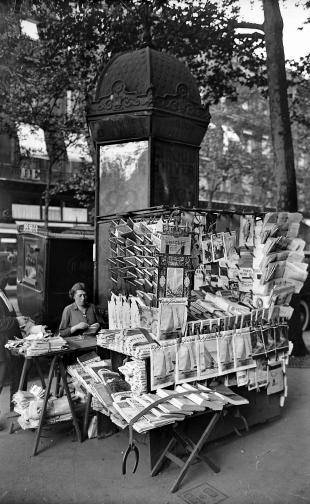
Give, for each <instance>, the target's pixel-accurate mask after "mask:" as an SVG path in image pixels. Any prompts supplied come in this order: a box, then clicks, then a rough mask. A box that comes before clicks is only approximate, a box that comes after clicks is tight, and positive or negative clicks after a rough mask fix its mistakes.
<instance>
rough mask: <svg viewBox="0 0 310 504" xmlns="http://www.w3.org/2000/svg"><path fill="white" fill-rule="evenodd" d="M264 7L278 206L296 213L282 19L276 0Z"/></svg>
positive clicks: (264, 2)
mask: <svg viewBox="0 0 310 504" xmlns="http://www.w3.org/2000/svg"><path fill="white" fill-rule="evenodd" d="M263 7H264V31H265V42H266V52H267V72H268V86H269V107H270V121H271V137H272V142H273V149H274V165H275V176H276V180H277V209H278V210H287V211H290V212H295V211H296V210H297V207H298V205H297V187H296V175H295V166H294V151H293V141H292V133H291V124H290V116H289V109H288V99H287V82H286V72H285V57H284V49H283V40H282V31H283V21H282V16H281V12H280V8H279V2H278V0H263Z"/></svg>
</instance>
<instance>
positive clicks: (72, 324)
mask: <svg viewBox="0 0 310 504" xmlns="http://www.w3.org/2000/svg"><path fill="white" fill-rule="evenodd" d="M69 297H70V298H71V299H72V300H73V303H71V304H70V305H68V306H66V307H65V308H64V310H63V313H62V317H61V322H60V326H59V334H60V336H64V337H66V336H71V335H79V334H83V333H85V332H86V333H88V334H96V332H98V330H99V328H100V324H99V321H98V315H97V313H96V309H95V306H94V305H93V304H91V303H89V302H88V301H87V292H86V287H85V284H84V283H82V282H78V283H75V284H74V285H73V286H72V287H71V289H70V291H69Z"/></svg>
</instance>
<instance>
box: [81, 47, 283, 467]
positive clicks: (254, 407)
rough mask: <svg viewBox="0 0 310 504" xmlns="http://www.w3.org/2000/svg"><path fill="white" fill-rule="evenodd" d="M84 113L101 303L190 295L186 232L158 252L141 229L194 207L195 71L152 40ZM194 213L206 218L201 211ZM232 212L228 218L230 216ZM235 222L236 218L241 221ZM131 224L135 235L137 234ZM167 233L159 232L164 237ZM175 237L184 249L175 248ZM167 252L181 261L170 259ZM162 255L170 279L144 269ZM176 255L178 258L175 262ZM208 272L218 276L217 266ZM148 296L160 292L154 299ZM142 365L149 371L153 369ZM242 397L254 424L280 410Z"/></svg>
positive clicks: (117, 70)
mask: <svg viewBox="0 0 310 504" xmlns="http://www.w3.org/2000/svg"><path fill="white" fill-rule="evenodd" d="M87 115H88V124H89V129H90V133H91V136H92V139H93V142H94V145H95V148H96V151H97V186H96V187H97V192H96V223H95V226H96V238H95V241H96V257H95V278H94V282H95V291H96V296H97V303H99V304H100V305H103V306H105V307H107V306H108V303H109V302H110V299H111V293H113V296H118V295H121V294H124V295H125V296H128V295H132V296H137V295H139V294H140V295H141V296H143V295H145V297H146V298H147V299H148V300H149V301H150V304H151V305H152V307H153V308H154V309H155V310H156V309H157V308H158V304H157V305H156V303H158V301H159V297H160V295H163V297H169V295H170V296H172V297H174V298H175V297H176V296H181V297H182V298H184V297H188V298H190V296H191V291H193V290H195V289H194V288H195V287H197V285H198V284H197V278H196V280H195V279H194V276H195V275H196V273H197V271H194V270H193V267H191V266H189V267H188V274H187V275H183V273H182V275H183V276H182V278H181V276H180V275H179V273H180V271H179V270H180V268H179V267H180V261H181V259H180V258H175V256H176V255H177V254H180V253H181V255H182V252H183V253H184V254H185V256H186V260H185V262H186V264H187V263H188V264H190V261H191V259H193V258H192V257H191V252H188V249H186V247H187V243H188V241H187V240H186V237H185V238H184V236H183V238H184V241H183V242H182V240H181V242H182V243H181V242H180V240H176V241H174V242H172V241H171V240H170V241H169V240H168V241H167V239H166V242H165V244H164V245H163V241H162V239H161V241H160V243H159V245H158V247H157V251H158V255H159V256H161V257H159V259H158V258H154V253H152V251H153V250H154V249H152V247H154V246H155V245H154V243H151V240H149V238H144V237H143V236H142V235H143V227H142V228H141V226H140V228H139V222H140V223H141V221H145V220H147V221H148V223H151V222H152V219H153V218H154V222H156V223H158V221H160V220H163V221H164V220H165V218H166V217H167V215H169V216H170V217H171V220H173V222H174V225H175V224H176V223H177V222H178V217H177V216H178V212H179V213H182V214H183V216H184V215H185V220H186V214H187V212H188V214H189V215H190V214H191V213H195V212H196V210H197V207H198V182H199V148H200V144H201V141H202V139H203V136H204V134H205V132H206V130H207V127H208V124H209V121H210V114H209V111H208V109H206V108H205V107H203V106H202V104H201V99H200V95H199V90H198V87H197V84H196V82H195V80H194V78H193V76H192V75H191V73H190V71H189V70H188V68H187V67H186V66H185V65H184V64H183V63H181V62H180V61H178V60H177V59H176V58H174V57H172V56H169V55H168V54H167V53H164V52H158V51H155V50H154V49H152V48H150V47H144V48H142V49H139V50H136V51H131V52H127V53H122V54H120V55H117V56H115V57H114V58H113V59H112V60H111V61H110V63H109V64H108V65H107V66H106V68H105V69H104V70H103V71H102V73H101V75H100V77H99V81H98V84H97V87H96V92H95V98H94V99H93V101H92V102H91V103H89V105H88V111H87ZM195 209H196V210H195ZM174 212H175V214H174ZM196 213H197V215H198V216H199V215H200V216H201V212H199V211H198V210H197V212H196ZM233 217H234V216H233V215H230V216H229V219H231V222H232V221H233ZM197 219H198V220H197V222H196V224H197V226H198V227H199V225H200V224H201V222H202V221H201V220H199V219H200V217H199V218H197ZM203 219H207V221H208V219H209V221H208V222H209V224H210V226H211V227H210V229H211V230H213V232H215V234H216V233H218V231H219V228H217V229H216V228H215V220H216V218H215V217H214V216H213V215H212V213H210V215H209V216H203ZM212 219H213V220H212ZM168 220H169V219H168ZM219 221H220V219H218V220H217V224H216V225H218V224H219ZM238 222H239V225H240V219H239V221H238ZM137 223H138V225H137ZM192 224H193V219H192V220H191V225H192ZM205 224H206V220H204V225H205ZM242 224H244V228H246V230H247V233H245V232H244V235H243V236H244V239H245V247H244V249H245V250H246V251H248V249H249V248H251V247H248V246H247V243H246V240H248V239H250V231H251V229H250V225H251V223H250V222H249V221H247V220H246V219H244V221H243V222H242ZM191 225H188V226H187V224H186V225H185V227H186V232H185V235H187V236H188V235H189V234H190V233H191V232H192V231H193V229H192V228H191ZM212 226H213V227H212ZM150 229H151V228H148V230H149V232H150V233H151V231H150ZM157 229H158V228H157ZM231 229H232V230H234V229H235V230H236V227H235V228H234V227H233V224H232V227H231ZM231 229H229V230H228V228H227V225H226V227H225V228H222V229H221V232H222V235H224V233H226V235H227V236H226V238H227V240H228V238H229V236H228V233H229V235H230V236H231V235H232V233H233V231H231ZM111 230H112V231H111ZM133 230H134V233H133V232H132V233H131V231H133ZM183 231H184V226H183ZM126 233H127V234H126ZM155 234H156V233H155ZM168 234H169V233H168ZM133 235H134V236H135V238H139V242H137V241H135V238H134V237H133ZM146 235H147V233H146ZM222 235H221V237H220V238H219V240H220V242H218V245H219V247H218V249H216V250H217V253H218V254H221V244H222V243H223V242H222V240H223V239H224V238H223V236H222ZM161 236H162V238H163V236H164V235H163V234H162V235H161ZM178 238H179V237H178ZM213 240H214V239H213ZM178 244H179V245H180V246H181V249H178V248H177V245H178ZM211 245H212V244H211ZM212 246H213V249H212V247H211V248H210V250H211V249H212V250H211V253H212V254H213V255H214V254H215V241H213V245H212ZM161 247H164V248H161ZM170 247H171V248H170ZM233 248H234V247H233ZM180 250H181V252H180ZM186 250H187V252H185V251H186ZM145 251H147V252H145ZM204 253H205V256H204V260H203V261H202V262H203V263H204V266H206V267H207V266H208V264H209V262H210V261H209V262H208V258H207V253H208V244H207V241H206V243H205V248H204ZM155 255H156V254H155ZM170 255H171V257H172V256H173V257H174V259H175V262H173V259H171V258H169V256H170ZM162 256H165V260H166V261H168V262H166V263H165V265H164V266H165V267H166V273H167V274H166V277H165V278H164V280H162V278H163V275H162V274H161V273H160V272H159V273H158V271H157V273H154V275H152V274H149V275H144V273H145V272H147V271H148V272H150V271H151V270H152V268H153V269H156V268H157V267H158V262H157V261H159V262H160V261H162ZM213 257H214V256H213ZM219 257H220V255H219ZM170 260H171V261H172V262H170V263H169V261H170ZM182 260H183V259H182ZM152 261H153V262H152ZM181 262H182V261H181ZM217 264H218V263H217ZM177 267H178V268H179V269H178V268H177ZM186 267H187V266H186ZM168 270H169V271H168ZM218 271H219V270H218V269H217V272H218ZM128 272H129V274H127V273H128ZM169 275H170V276H169ZM212 276H213V277H216V273H215V272H214V271H213V270H212V272H211V277H212ZM168 277H169V279H168ZM182 282H183V283H182ZM195 282H196V285H195ZM168 284H169V285H168ZM180 285H181V287H180ZM168 287H169V288H168ZM232 288H235V287H232ZM180 289H181V292H180ZM152 299H153V300H154V299H156V301H155V302H153V304H152ZM162 309H164V308H163V307H162ZM193 316H194V315H193ZM198 318H199V317H198ZM202 318H203V317H202ZM192 320H195V318H193V319H192ZM193 327H194V326H193ZM193 332H195V329H193ZM188 336H189V338H190V335H188ZM115 363H117V358H115ZM146 369H147V373H149V368H148V367H147V368H146ZM148 380H149V376H148ZM185 381H186V380H185ZM242 395H246V397H247V398H248V399H249V406H248V407H247V411H246V421H247V424H248V425H251V424H252V425H253V424H255V423H260V422H264V421H267V420H269V419H273V418H276V417H278V416H280V411H281V407H280V401H279V395H278V394H273V395H267V394H265V393H257V391H256V390H252V391H251V390H250V391H248V389H246V394H244V393H242ZM201 418H202V417H199V416H197V417H196V418H195V419H193V420H194V422H193V425H192V430H193V431H195V432H198V431H199V423H201V422H202V420H200V419H201ZM189 426H190V424H189ZM189 428H191V427H189ZM232 429H233V422H232V425H231V428H230V430H232ZM224 431H225V432H224ZM228 431H229V425H228V427H227V422H226V424H225V428H224V429H222V431H221V429H218V431H217V432H214V433H213V435H214V436H215V437H219V436H220V435H222V434H223V433H227V432H228ZM165 436H166V434H165V430H164V429H155V430H153V431H150V433H149V439H150V458H151V467H152V468H153V469H154V466H156V461H158V457H159V455H160V453H161V452H162V450H163V447H164V446H165V444H166V439H165Z"/></svg>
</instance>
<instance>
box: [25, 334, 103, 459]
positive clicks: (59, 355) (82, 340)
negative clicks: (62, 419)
mask: <svg viewBox="0 0 310 504" xmlns="http://www.w3.org/2000/svg"><path fill="white" fill-rule="evenodd" d="M65 339H66V341H67V342H68V345H69V347H68V348H65V349H63V350H59V351H53V352H48V353H44V354H40V355H35V356H24V357H25V360H24V365H23V369H22V373H21V377H20V382H19V390H26V389H27V382H28V379H27V377H28V372H29V369H30V367H31V364H32V363H34V365H35V366H36V369H37V371H38V374H39V377H40V379H41V383H42V387H43V388H44V389H45V392H44V399H43V406H42V411H41V415H40V419H39V425H38V427H37V429H36V435H35V440H34V445H33V451H32V455H37V454H38V445H39V441H40V437H41V432H42V428H43V425H44V420H45V418H46V409H47V404H48V399H49V395H50V390H51V385H52V381H53V377H54V375H55V372H56V371H59V372H60V376H61V379H62V382H63V386H64V389H65V392H66V395H67V398H68V403H69V408H70V412H71V415H72V422H73V425H74V429H75V432H76V435H77V439H78V441H80V442H82V440H83V439H82V435H81V431H80V427H79V424H78V421H77V417H76V413H75V411H74V407H73V401H72V397H71V393H70V389H69V386H68V381H67V374H66V369H65V366H64V363H63V358H64V356H67V355H74V354H78V353H81V352H87V351H91V350H94V348H96V346H97V342H96V337H93V336H84V337H83V336H82V337H80V336H72V337H68V338H65ZM42 357H45V358H46V357H47V358H49V359H50V365H49V372H48V378H47V383H46V384H45V379H44V375H43V372H42V369H41V366H40V362H39V361H40V359H41V358H42Z"/></svg>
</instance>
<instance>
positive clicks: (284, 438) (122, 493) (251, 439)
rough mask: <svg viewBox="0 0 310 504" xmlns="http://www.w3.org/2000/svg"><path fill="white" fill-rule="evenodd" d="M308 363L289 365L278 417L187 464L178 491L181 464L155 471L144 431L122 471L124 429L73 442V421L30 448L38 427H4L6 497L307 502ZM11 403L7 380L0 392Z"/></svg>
mask: <svg viewBox="0 0 310 504" xmlns="http://www.w3.org/2000/svg"><path fill="white" fill-rule="evenodd" d="M309 383H310V369H309V368H308V369H307V368H302V369H298V368H293V369H288V384H289V395H288V398H287V400H286V403H285V405H284V408H283V414H282V417H281V419H279V420H276V421H273V422H269V423H266V424H263V425H260V426H256V427H254V428H252V429H250V432H249V433H247V434H245V435H244V436H243V437H237V436H235V435H233V436H229V437H228V438H225V439H224V440H220V441H216V442H214V443H212V444H211V445H210V448H209V454H210V456H211V457H212V458H213V459H214V461H215V462H216V463H218V464H219V465H220V467H221V472H220V473H218V474H215V473H213V472H212V471H211V469H210V468H207V467H206V466H204V465H203V464H202V463H196V464H194V465H193V466H192V467H191V468H190V469H189V471H188V473H187V475H186V477H185V479H184V480H183V483H182V485H181V487H180V489H179V490H178V492H177V493H175V494H171V493H170V492H169V488H170V487H171V485H172V483H173V482H174V479H175V478H176V476H177V474H178V471H179V468H177V466H176V465H174V464H172V463H171V464H170V466H169V467H167V468H165V469H164V470H163V471H162V472H161V473H160V474H159V475H158V476H156V477H153V478H152V477H151V476H150V470H149V461H148V456H147V445H146V436H140V438H139V442H138V446H139V450H140V464H139V467H138V469H137V472H136V473H135V474H132V473H131V472H130V471H131V468H132V465H131V464H133V460H129V462H128V468H129V470H128V473H127V474H126V475H125V476H123V475H122V474H121V461H122V454H123V451H124V450H125V449H126V447H127V444H128V433H127V431H121V432H119V433H117V434H115V435H113V436H112V437H110V438H107V439H101V440H98V439H97V438H95V439H89V440H86V441H85V442H83V443H78V442H72V432H70V427H69V425H66V426H65V424H62V425H59V426H57V427H51V428H50V429H48V430H47V429H46V430H45V436H46V437H45V438H43V439H42V441H41V442H40V449H42V448H44V449H43V450H42V451H41V452H40V453H39V454H38V455H37V456H36V457H32V456H31V452H32V444H33V441H34V432H33V431H23V430H19V431H17V432H15V433H14V434H11V435H10V434H9V425H10V419H7V420H6V423H7V427H6V429H5V430H3V431H2V432H0V450H1V451H0V454H1V458H0V503H1V504H20V503H21V502H23V503H24V504H30V503H31V504H42V503H47V504H88V503H90V504H140V503H141V504H142V503H143V504H145V503H146V502H147V503H148V504H170V503H171V504H173V503H176V504H177V503H178V504H182V503H183V504H184V503H188V504H218V503H220V502H223V503H224V504H301V503H303V504H305V503H310V479H309V475H310V422H309V403H310V387H309ZM0 409H1V410H2V412H5V411H7V410H8V387H6V388H5V389H4V392H3V393H2V394H1V396H0Z"/></svg>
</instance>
